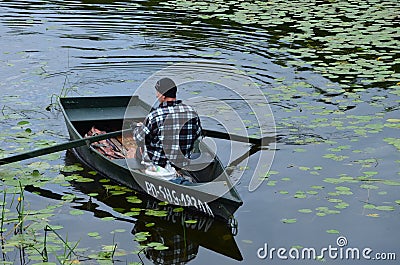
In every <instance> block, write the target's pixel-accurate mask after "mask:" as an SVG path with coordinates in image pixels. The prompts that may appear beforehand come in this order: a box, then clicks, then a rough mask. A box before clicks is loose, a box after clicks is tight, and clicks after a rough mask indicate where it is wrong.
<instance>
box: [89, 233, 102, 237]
mask: <svg viewBox="0 0 400 265" xmlns="http://www.w3.org/2000/svg"><path fill="white" fill-rule="evenodd" d="M99 235H100V234H99V233H98V232H89V233H88V236H90V237H98V236H99Z"/></svg>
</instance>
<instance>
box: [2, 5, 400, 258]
mask: <svg viewBox="0 0 400 265" xmlns="http://www.w3.org/2000/svg"><path fill="white" fill-rule="evenodd" d="M399 11H400V6H399V4H398V3H397V1H346V2H343V3H342V1H291V2H289V1H276V2H262V1H238V2H225V1H215V2H213V3H209V2H193V3H192V2H189V1H168V2H159V1H125V2H123V1H2V2H0V12H1V16H0V17H1V18H0V47H1V50H0V89H1V90H0V91H1V98H0V107H1V110H2V112H1V114H0V128H1V132H0V138H1V140H2V143H1V145H0V151H1V153H0V155H1V156H3V157H4V156H8V155H10V154H12V153H20V152H23V151H26V150H30V149H33V148H40V147H42V146H45V145H46V144H54V143H59V142H64V141H66V140H67V139H68V134H67V131H66V128H65V124H64V121H63V117H62V114H61V113H60V112H59V111H58V110H57V108H56V107H55V105H52V103H54V102H55V100H56V97H57V96H64V95H69V96H94V95H130V94H132V93H133V92H134V91H135V89H136V88H137V87H139V86H140V85H141V84H142V82H144V81H145V80H146V79H147V78H149V77H150V76H151V75H153V74H154V73H156V72H157V71H159V70H162V69H164V68H165V67H167V66H171V65H174V63H189V62H195V61H203V62H204V61H206V62H210V61H212V62H213V63H219V64H220V65H221V66H229V67H234V68H236V69H238V70H239V71H241V72H242V73H243V74H245V75H246V76H248V77H249V78H251V80H252V81H253V82H255V83H256V84H257V86H258V87H259V89H260V91H261V92H262V93H263V94H264V95H265V97H266V98H267V99H268V102H269V106H270V107H271V109H272V113H273V117H274V119H275V124H276V134H277V135H279V136H280V138H281V139H280V140H279V142H278V143H277V145H276V148H274V150H271V147H270V148H265V150H261V151H258V152H256V153H255V154H253V155H252V156H251V157H250V159H249V163H248V165H238V166H237V168H235V174H239V173H240V172H241V171H243V170H244V173H243V176H242V178H241V179H240V181H239V182H238V184H237V189H238V191H239V193H240V195H241V197H242V199H243V201H244V205H243V206H242V207H240V208H239V210H238V211H237V213H236V215H235V217H236V219H237V221H238V224H239V225H238V231H237V234H236V233H234V236H233V238H232V235H231V234H230V233H228V230H226V231H225V229H226V227H225V226H223V225H222V224H220V223H218V222H215V223H214V222H213V221H212V220H211V221H209V220H200V221H199V223H198V224H197V226H195V225H193V227H192V228H193V229H192V228H190V224H187V223H186V224H185V226H186V227H187V229H188V231H189V230H190V229H191V230H190V231H191V232H188V231H186V230H185V231H186V232H185V233H187V234H186V235H187V237H188V238H187V239H188V242H187V244H186V245H185V247H182V246H181V245H180V246H178V247H177V248H176V249H177V250H181V251H182V249H187V250H190V251H189V253H188V255H186V257H187V258H188V259H190V261H189V263H190V264H207V263H209V264H239V263H242V264H297V263H299V264H320V263H321V262H323V261H320V260H317V261H314V260H307V259H305V260H302V259H300V260H293V259H292V258H290V257H289V258H288V259H289V260H284V259H282V258H279V257H278V256H277V255H278V254H277V252H276V251H275V252H274V253H273V254H274V256H273V258H272V259H271V257H270V256H268V257H266V258H265V259H260V258H259V257H258V256H257V251H258V250H259V249H260V248H263V247H264V246H265V244H268V247H269V249H271V248H276V249H278V248H285V249H287V250H288V251H289V249H291V248H292V247H300V248H299V249H300V250H301V249H304V248H315V249H316V250H317V251H319V250H321V249H323V248H329V246H330V245H331V246H332V247H338V245H337V242H336V240H337V238H338V237H339V236H344V237H346V239H347V241H348V244H347V246H346V247H349V248H358V249H360V250H362V249H365V248H371V249H372V250H373V252H372V254H370V256H371V257H375V254H377V253H396V254H397V259H399V258H400V257H399V255H400V251H399V247H398V246H399V243H400V242H399V238H400V232H399V229H400V225H399V211H400V205H399V204H400V195H399V187H400V169H399V168H400V167H399V163H400V155H399V150H400V143H399V141H400V139H399V129H400V111H399V108H400V98H399V96H400V74H399V53H400V50H399V47H400V45H399V37H398V36H399V35H400V32H399V23H398V14H399ZM222 70H223V69H222ZM199 71H200V72H201V71H203V72H207V71H210V72H212V71H221V69H219V68H218V67H215V68H214V69H211V70H210V69H200V70H199ZM181 96H182V98H190V97H193V96H204V97H207V96H213V97H217V98H220V99H229V98H231V95H230V94H229V91H226V90H224V89H222V88H220V87H219V86H213V85H211V84H193V85H191V86H184V87H183V88H182V91H181ZM225 102H228V103H229V100H225ZM234 104H235V103H234ZM233 107H234V108H235V110H237V111H238V112H244V113H246V112H248V110H247V109H246V108H245V107H241V106H240V105H233ZM266 110H267V108H266ZM221 111H223V109H221V110H219V109H218V110H217V112H221ZM266 114H268V113H266ZM248 116H249V117H248V119H249V120H251V119H252V118H253V115H252V114H251V113H248ZM27 122H29V123H27ZM249 127H250V128H249V131H250V133H252V132H253V131H254V130H255V129H254V128H251V126H249ZM264 129H266V131H267V132H268V133H272V132H274V129H275V128H264ZM26 130H27V131H26ZM246 151H247V149H246V147H245V146H240V147H236V148H235V149H234V156H240V155H241V154H243V153H245V152H246ZM273 151H275V158H274V160H273V163H272V166H271V170H270V171H269V173H268V174H267V171H265V172H263V176H262V178H263V177H264V176H265V174H267V175H268V176H269V177H268V178H266V179H265V180H264V181H263V183H262V184H261V186H259V187H258V188H257V189H256V190H255V191H253V192H249V190H248V185H249V183H250V179H251V177H252V175H253V170H254V169H255V168H256V167H257V163H258V162H259V163H261V164H263V163H265V164H267V161H264V160H261V161H259V160H258V158H259V156H260V155H261V154H268V153H273ZM220 153H221V154H219V155H221V157H222V159H225V158H224V156H225V155H224V154H225V152H224V150H223V149H222V150H221V152H220ZM76 162H77V161H76V160H74V157H73V156H71V155H70V154H68V155H67V154H66V153H65V152H62V153H60V154H59V155H56V156H51V157H47V158H43V159H33V160H30V161H27V162H24V163H21V164H19V165H9V166H7V167H2V168H1V171H0V174H1V178H2V179H3V182H2V184H1V185H2V188H1V190H2V194H1V195H2V198H6V200H5V202H3V203H2V205H4V207H3V211H2V212H3V213H4V214H5V215H4V218H3V220H5V224H4V227H3V230H4V231H3V234H2V238H3V242H2V245H3V248H2V258H3V261H4V262H3V263H7V262H10V264H12V263H15V264H18V263H22V264H34V263H39V262H40V260H39V259H40V255H39V254H38V251H35V250H33V248H32V245H33V246H35V245H36V246H40V244H41V243H40V242H43V240H42V239H43V238H42V237H43V234H44V231H43V229H44V226H45V224H50V225H51V226H54V227H56V226H58V227H60V228H61V227H62V228H61V229H59V230H57V232H58V233H59V234H60V235H61V236H62V237H63V238H64V239H65V238H66V237H67V238H68V240H69V241H73V242H77V241H79V244H78V248H79V250H78V249H77V251H76V252H77V253H80V254H81V256H80V258H79V257H78V258H76V257H75V256H74V257H75V258H76V260H78V259H79V260H80V262H81V264H98V263H99V264H102V263H105V264H110V263H111V262H110V261H109V259H108V261H107V260H103V261H101V262H99V261H96V259H95V257H98V256H99V254H98V253H102V252H104V253H111V252H112V251H110V249H111V250H112V247H113V246H115V244H117V246H118V248H117V251H116V252H115V254H116V255H115V256H114V258H115V260H116V261H115V264H126V263H128V264H129V263H133V264H135V263H134V262H140V261H141V260H140V258H139V257H138V255H137V254H136V253H133V252H134V251H137V249H138V245H139V243H138V242H137V240H136V241H135V240H134V239H135V236H134V235H133V234H136V233H139V232H140V231H145V230H146V229H148V230H151V233H152V234H153V236H154V238H153V240H160V238H157V237H156V236H155V235H157V234H159V235H161V238H163V239H164V240H165V241H166V242H167V241H168V240H171V238H173V237H174V235H177V234H179V233H181V232H182V231H183V230H184V229H183V230H182V226H180V225H179V221H177V220H174V221H173V220H172V219H174V218H175V217H174V215H173V214H172V215H168V216H169V218H168V217H164V218H163V219H162V220H163V221H161V220H159V219H157V217H153V219H152V218H149V217H148V215H144V216H142V215H141V216H126V215H124V214H123V213H125V212H127V211H128V212H129V211H130V209H131V208H134V207H140V208H151V207H150V205H146V203H147V201H146V199H145V198H142V204H139V205H138V204H135V203H132V202H129V201H127V200H126V197H128V196H131V194H129V195H127V194H121V195H118V190H115V187H111V186H109V187H108V186H106V187H104V186H103V185H104V183H103V184H101V182H100V185H99V186H100V187H98V186H96V185H95V184H94V183H85V182H83V183H82V182H77V183H78V184H77V183H76V182H72V183H74V185H71V184H68V183H70V182H68V180H70V179H71V178H69V179H68V177H67V176H70V175H71V173H68V172H65V171H67V170H64V171H62V168H63V167H64V166H66V165H71V164H74V163H76ZM35 170H36V171H35ZM60 170H61V171H60ZM88 172H90V169H88V168H83V171H80V169H79V170H78V171H77V174H80V175H82V176H85V177H90V176H91V174H90V173H88ZM60 173H62V174H63V176H60V175H59V174H60ZM28 175H29V178H28V177H27V176H28ZM64 175H65V176H66V177H67V178H64ZM92 177H93V176H92ZM18 178H19V179H23V180H24V181H27V183H28V182H29V181H30V182H31V183H34V185H35V186H36V188H32V187H30V188H27V189H26V191H25V192H24V201H25V208H24V211H25V213H29V211H30V212H32V213H37V212H38V211H39V212H40V213H41V214H42V215H39V214H36V215H35V216H36V217H35V218H34V217H32V216H30V215H29V214H26V215H25V216H26V218H25V219H24V220H25V222H24V223H23V224H24V227H25V229H26V230H25V233H26V234H27V236H26V239H25V242H28V243H29V244H28V243H27V244H25V245H24V244H22V245H24V246H25V248H23V249H22V248H18V246H21V244H20V245H19V244H18V243H17V242H18V238H17V237H16V236H15V235H13V233H14V231H15V228H13V226H14V225H15V224H17V223H18V221H13V218H16V215H17V214H16V211H17V210H16V209H17V208H18V203H17V201H18V200H17V198H18V196H19V194H20V190H19V184H18V182H17V179H18ZM72 178H73V177H72ZM76 178H77V177H76ZM76 178H75V179H76ZM100 179H101V178H100ZM24 183H25V182H24ZM96 183H97V182H96ZM14 187H15V188H14ZM107 189H110V190H111V191H112V192H109V190H107ZM14 193H15V194H16V195H14ZM38 193H39V194H38ZM94 193H96V194H97V195H94ZM4 194H5V197H3V195H4ZM91 197H92V198H91ZM72 198H74V200H72ZM90 198H91V199H90ZM148 204H151V202H149V203H148ZM77 210H78V211H77ZM46 214H49V215H46ZM112 216H113V217H114V219H112V220H109V219H110V217H112ZM105 217H106V218H105ZM104 218H105V219H104ZM165 219H166V220H165ZM187 219H191V217H188V218H187ZM148 223H155V225H154V227H153V228H151V226H148V227H146V226H145V225H143V224H148ZM177 224H178V225H177ZM143 226H144V227H143ZM207 227H208V229H207ZM30 228H31V230H29V229H30ZM157 228H158V230H157ZM204 230H207V231H204ZM168 231H169V232H168ZM171 231H172V232H171ZM199 231H201V233H200V232H199ZM32 234H36V237H35V236H32ZM181 234H182V233H181ZM213 237H214V238H213ZM216 238H219V239H221V240H222V241H223V242H225V243H229V244H233V245H223V244H222V245H219V243H218V242H219V241H218V240H216ZM224 240H225V241H224ZM214 242H215V243H214ZM55 245H57V244H55ZM58 245H60V244H58ZM58 245H57V246H58ZM235 246H237V249H238V250H239V252H240V254H239V256H238V255H237V252H236V249H235ZM301 247H302V248H301ZM38 248H39V247H38ZM227 248H228V250H227ZM39 249H40V248H39ZM341 249H342V250H344V251H345V249H346V248H345V247H342V248H341ZM48 252H49V257H50V261H51V262H55V263H57V264H58V263H60V261H57V259H56V258H55V256H57V255H61V254H62V253H63V252H64V250H63V249H62V248H57V247H53V249H51V248H50V249H48ZM155 253H156V254H154V252H153V258H154V257H157V256H158V257H159V256H162V254H160V253H162V252H157V251H156V252H155ZM288 253H289V252H286V256H288V255H289V254H288ZM293 253H294V252H293ZM259 254H264V252H263V251H261V252H259ZM91 255H92V256H91ZM93 255H94V256H93ZM149 255H150V254H149ZM240 255H241V256H242V257H243V260H242V261H238V260H236V259H240ZM283 256H285V254H283ZM88 257H92V259H91V260H87V258H88ZM104 257H105V259H107V255H106V254H104ZM140 257H141V259H142V261H143V262H144V264H152V261H151V260H152V258H150V256H149V257H146V256H145V255H144V254H143V253H141V254H140ZM238 257H239V258H238ZM368 262H371V263H372V262H374V263H379V264H397V263H396V261H371V260H366V259H365V258H364V257H360V259H345V258H343V259H341V258H340V257H337V258H330V257H329V256H328V253H326V255H325V262H323V264H343V263H345V264H366V263H368ZM67 264H68V263H67Z"/></svg>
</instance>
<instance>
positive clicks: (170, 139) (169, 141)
mask: <svg viewBox="0 0 400 265" xmlns="http://www.w3.org/2000/svg"><path fill="white" fill-rule="evenodd" d="M155 89H156V96H157V99H158V101H159V105H158V107H156V108H153V109H152V110H151V112H150V113H149V114H148V115H147V117H146V118H145V120H144V122H143V123H138V124H137V126H136V128H135V129H134V132H133V136H134V139H135V140H136V143H137V145H138V150H139V152H136V154H137V155H138V156H139V157H140V156H141V157H142V159H143V161H146V160H147V161H149V162H151V163H152V164H153V165H155V166H160V167H162V168H166V167H168V166H170V165H171V166H173V167H175V168H181V167H182V166H184V165H185V164H186V163H187V162H188V161H189V159H190V155H191V152H192V150H193V147H194V144H195V141H196V140H197V139H198V138H199V137H200V136H201V135H202V129H201V124H200V118H199V116H198V114H197V112H196V111H195V110H194V109H193V108H192V107H191V106H188V105H185V104H183V103H182V101H181V100H177V98H176V93H177V87H176V84H175V82H174V81H173V80H172V79H170V78H162V79H160V80H159V81H157V83H156V85H155Z"/></svg>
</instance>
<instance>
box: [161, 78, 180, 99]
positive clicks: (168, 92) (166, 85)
mask: <svg viewBox="0 0 400 265" xmlns="http://www.w3.org/2000/svg"><path fill="white" fill-rule="evenodd" d="M156 90H157V91H158V92H160V93H161V94H163V95H164V96H166V97H168V98H176V91H177V88H176V85H175V82H174V81H172V79H170V78H167V77H165V78H161V79H160V80H158V81H157V83H156Z"/></svg>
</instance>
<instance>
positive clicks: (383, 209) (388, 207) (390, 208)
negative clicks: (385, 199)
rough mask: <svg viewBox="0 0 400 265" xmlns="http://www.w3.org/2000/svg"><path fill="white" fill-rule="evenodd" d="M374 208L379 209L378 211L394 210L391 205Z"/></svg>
mask: <svg viewBox="0 0 400 265" xmlns="http://www.w3.org/2000/svg"><path fill="white" fill-rule="evenodd" d="M375 209H376V210H379V211H394V210H395V209H394V207H393V206H386V205H382V206H376V207H375Z"/></svg>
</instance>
